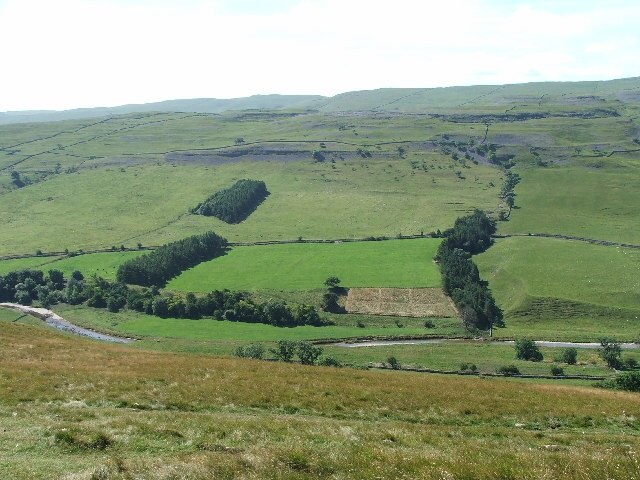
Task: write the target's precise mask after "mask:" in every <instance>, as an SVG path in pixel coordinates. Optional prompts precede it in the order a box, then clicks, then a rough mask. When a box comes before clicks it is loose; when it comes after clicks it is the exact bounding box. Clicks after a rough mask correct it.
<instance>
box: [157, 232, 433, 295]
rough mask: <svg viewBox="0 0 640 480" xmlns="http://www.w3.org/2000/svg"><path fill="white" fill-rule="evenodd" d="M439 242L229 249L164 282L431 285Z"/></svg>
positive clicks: (250, 286) (199, 286) (248, 286)
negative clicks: (329, 279) (336, 281)
mask: <svg viewBox="0 0 640 480" xmlns="http://www.w3.org/2000/svg"><path fill="white" fill-rule="evenodd" d="M439 244H440V239H432V238H428V239H427V238H425V239H422V238H421V239H411V240H389V241H380V242H345V243H330V244H319V243H308V244H285V245H260V246H250V247H234V248H232V249H231V250H230V251H229V252H228V253H227V254H226V255H224V256H222V257H218V258H216V259H214V260H210V261H208V262H204V263H201V264H199V265H197V266H195V267H193V268H191V269H189V270H187V271H186V272H184V273H182V275H180V276H179V277H176V278H174V279H173V280H171V281H170V282H169V284H168V285H167V288H168V289H169V290H182V291H193V292H208V291H211V290H215V289H224V288H228V289H230V290H261V289H273V290H312V289H317V288H322V286H323V282H324V281H325V280H326V279H327V277H330V276H337V277H339V278H340V280H341V281H342V285H343V286H345V287H437V286H439V285H440V272H439V270H438V267H437V265H436V264H435V263H434V262H433V256H434V255H435V252H436V250H437V248H438V245H439Z"/></svg>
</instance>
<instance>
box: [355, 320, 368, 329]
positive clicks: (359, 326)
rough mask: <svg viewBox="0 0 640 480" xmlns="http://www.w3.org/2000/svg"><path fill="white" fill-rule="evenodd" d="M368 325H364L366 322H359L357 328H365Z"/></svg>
mask: <svg viewBox="0 0 640 480" xmlns="http://www.w3.org/2000/svg"><path fill="white" fill-rule="evenodd" d="M365 326H366V325H365V324H364V322H363V321H362V320H358V321H357V322H356V327H358V328H364V327H365Z"/></svg>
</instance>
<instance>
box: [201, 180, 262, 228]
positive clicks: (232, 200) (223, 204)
mask: <svg viewBox="0 0 640 480" xmlns="http://www.w3.org/2000/svg"><path fill="white" fill-rule="evenodd" d="M267 195H269V192H268V191H267V186H266V185H265V183H264V182H263V181H260V180H248V179H243V180H238V181H237V182H236V183H234V184H233V185H232V186H230V187H229V188H225V189H223V190H219V191H217V192H216V193H214V194H213V195H211V196H210V197H209V198H207V199H206V200H205V201H204V202H203V203H200V204H199V205H198V206H197V207H195V208H194V209H193V210H192V211H191V212H192V213H194V214H197V215H205V216H207V217H216V218H219V219H220V220H222V221H224V222H227V223H240V222H241V221H243V220H244V219H246V218H247V217H248V216H249V215H251V213H253V211H254V210H255V209H256V208H257V207H258V205H260V204H261V203H262V202H263V201H264V199H265V198H267Z"/></svg>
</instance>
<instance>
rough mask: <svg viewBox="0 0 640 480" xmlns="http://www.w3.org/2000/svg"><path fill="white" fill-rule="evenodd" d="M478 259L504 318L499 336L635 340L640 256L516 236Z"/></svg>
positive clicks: (634, 252) (639, 322) (638, 322)
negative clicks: (607, 337) (503, 326)
mask: <svg viewBox="0 0 640 480" xmlns="http://www.w3.org/2000/svg"><path fill="white" fill-rule="evenodd" d="M474 258H475V260H476V263H477V264H478V268H479V269H480V272H481V274H482V277H483V278H485V279H487V280H489V284H490V286H491V288H492V291H493V293H494V295H495V297H496V300H497V301H498V304H499V305H500V306H501V307H502V308H503V309H504V310H505V311H506V314H507V315H506V323H507V327H506V328H504V329H498V330H496V332H495V333H496V334H497V335H499V336H507V337H513V336H521V335H523V334H524V335H526V336H529V337H532V336H533V337H535V338H538V339H542V338H546V339H553V338H563V339H568V338H572V339H578V338H580V339H591V340H597V339H598V338H599V337H602V336H605V335H608V336H613V337H615V338H620V339H627V340H636V339H637V337H638V332H639V331H640V320H638V317H639V316H640V308H639V305H640V283H639V282H640V280H639V278H640V277H639V276H638V271H640V251H638V250H634V249H627V248H617V247H608V246H600V245H591V244H587V243H583V242H576V241H566V240H555V239H544V238H533V237H515V238H508V239H504V240H498V241H497V242H496V244H495V245H494V246H493V247H491V248H490V249H489V250H487V251H486V252H485V253H483V254H481V255H478V256H476V257H474Z"/></svg>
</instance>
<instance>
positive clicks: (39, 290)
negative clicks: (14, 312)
mask: <svg viewBox="0 0 640 480" xmlns="http://www.w3.org/2000/svg"><path fill="white" fill-rule="evenodd" d="M78 275H80V276H81V275H82V274H81V273H80V272H74V273H73V276H72V278H75V276H78ZM66 283H67V282H66V281H65V279H64V274H63V273H62V272H61V271H60V270H49V272H48V273H47V275H45V274H44V272H42V271H40V270H18V271H15V272H9V273H7V274H6V275H4V276H0V302H16V303H19V304H21V305H31V304H32V303H33V301H35V300H38V301H39V302H40V304H41V305H42V306H44V307H49V306H51V305H55V304H56V303H58V302H64V301H66V292H65V291H64V290H65V285H66Z"/></svg>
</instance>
